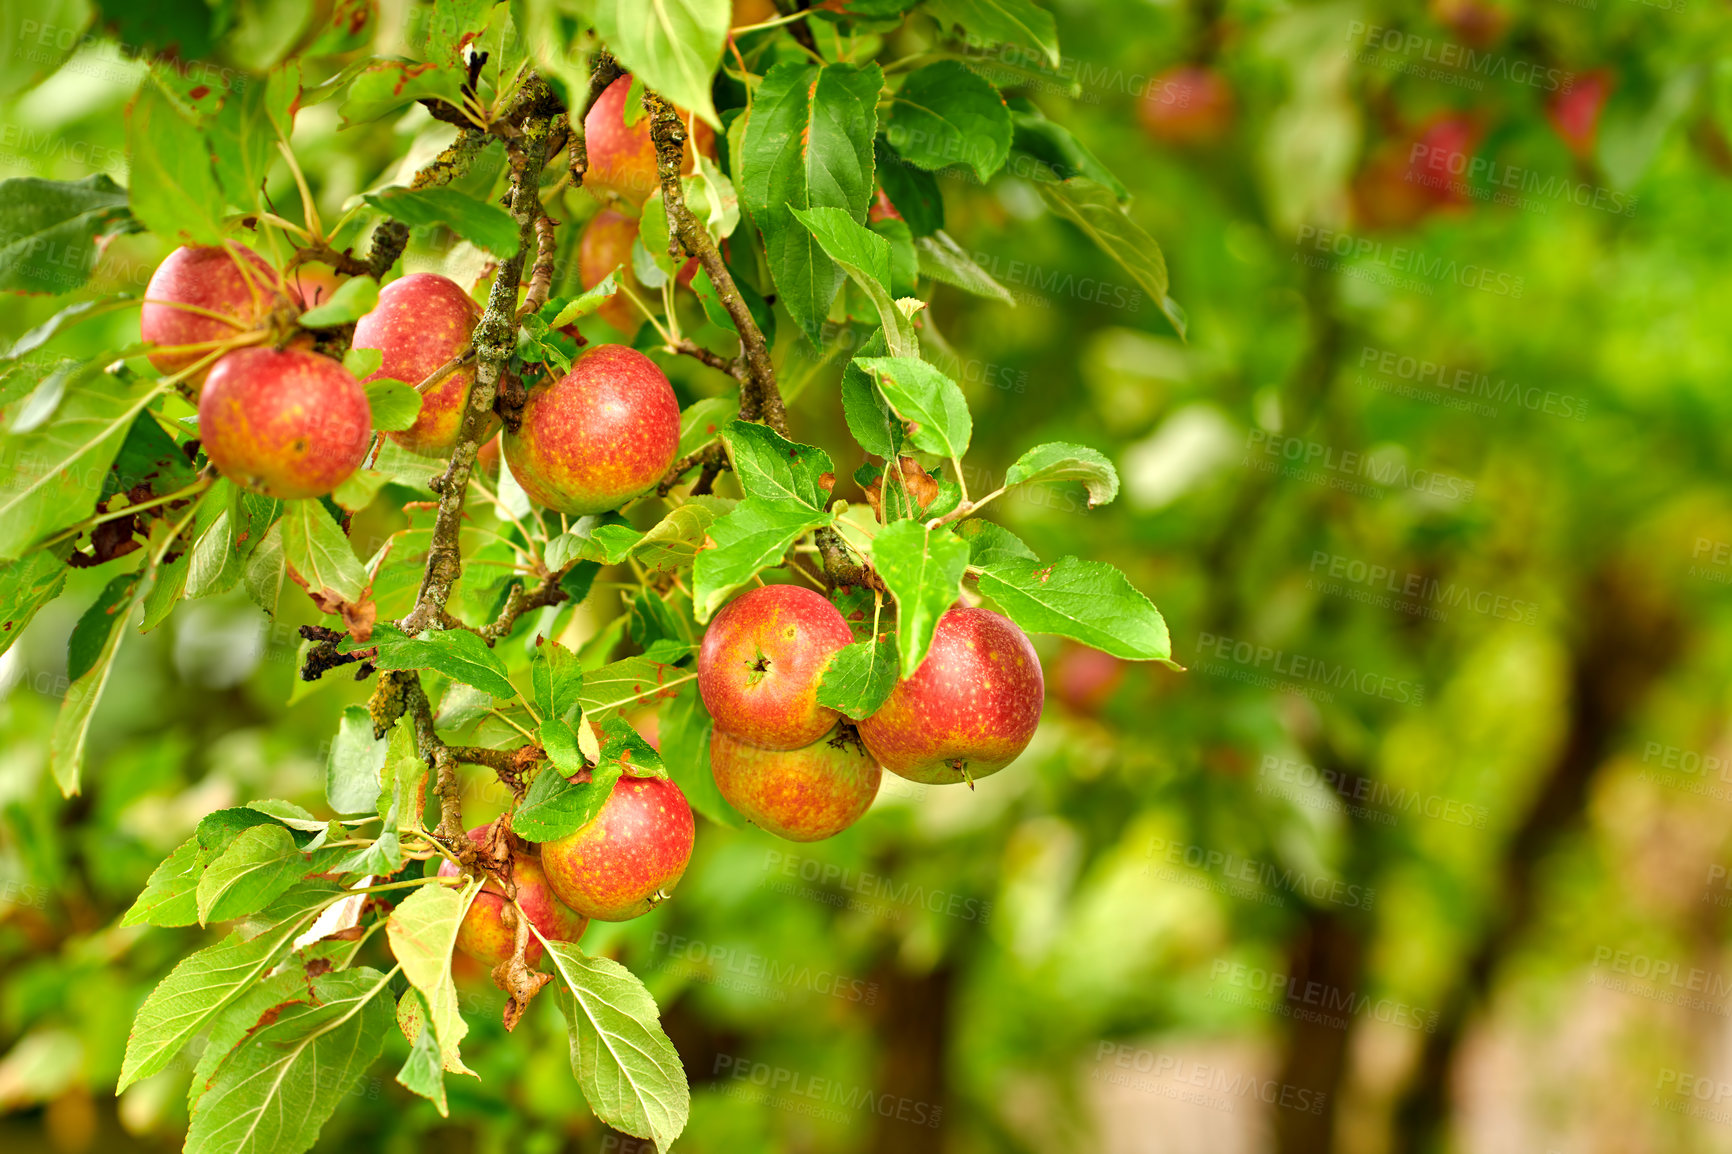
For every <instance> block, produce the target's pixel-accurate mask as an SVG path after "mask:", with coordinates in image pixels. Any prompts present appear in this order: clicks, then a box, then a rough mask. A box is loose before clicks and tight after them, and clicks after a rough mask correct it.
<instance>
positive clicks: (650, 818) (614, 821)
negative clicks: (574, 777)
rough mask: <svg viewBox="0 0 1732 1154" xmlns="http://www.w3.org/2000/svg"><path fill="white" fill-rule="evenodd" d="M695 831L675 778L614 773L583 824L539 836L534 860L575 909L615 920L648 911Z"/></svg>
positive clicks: (685, 855) (678, 868) (676, 876)
mask: <svg viewBox="0 0 1732 1154" xmlns="http://www.w3.org/2000/svg"><path fill="white" fill-rule="evenodd" d="M544 772H549V771H544ZM696 832H697V831H696V827H695V825H694V823H693V821H692V807H691V806H690V805H688V804H686V795H685V794H683V793H681V792H680V787H679V786H677V785H675V784H674V783H673V782H671V781H669V780H668V779H667V778H665V777H622V778H620V779H619V780H618V781H617V782H615V783H614V787H613V793H612V794H610V795H609V796H608V799H607V801H606V802H605V803H604V804H603V805H602V807H601V812H600V813H598V814H596V815H595V817H594V818H592V819H591V820H590V822H589V824H588V825H585V826H582V827H581V828H579V829H577V830H576V831H574V832H572V833H569V834H567V835H566V836H564V837H562V838H559V839H557V840H555V841H549V842H543V843H542V846H541V868H542V869H543V870H544V871H545V872H546V874H547V880H548V882H549V883H551V884H552V886H553V892H554V893H555V894H556V895H558V897H559V899H560V900H561V901H563V902H564V903H565V904H566V905H568V906H570V907H571V908H572V909H574V910H576V911H577V912H578V913H580V914H582V915H584V916H585V917H589V918H595V919H597V920H599V921H604V922H623V921H627V920H629V919H631V918H635V917H637V916H638V915H640V914H645V913H648V912H649V911H650V909H651V908H652V907H653V906H654V905H655V904H656V903H657V902H659V901H660V900H661V899H662V898H663V897H666V896H667V891H668V890H671V889H673V887H674V885H675V883H677V882H678V881H679V880H680V875H682V874H684V873H685V872H686V863H687V862H688V861H690V860H691V856H692V841H693V839H694V837H695V836H696Z"/></svg>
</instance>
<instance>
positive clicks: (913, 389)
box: [854, 357, 974, 460]
mask: <svg viewBox="0 0 1732 1154" xmlns="http://www.w3.org/2000/svg"><path fill="white" fill-rule="evenodd" d="M854 363H855V364H857V365H859V366H860V367H861V368H863V369H865V370H866V371H867V372H869V373H871V374H872V375H873V377H874V378H875V379H876V380H877V382H878V387H879V388H880V389H882V390H883V391H884V398H885V399H886V400H887V401H889V402H890V407H891V408H893V409H895V410H896V412H897V414H898V415H899V416H900V417H901V418H902V419H903V420H905V421H912V422H913V423H914V425H915V428H914V430H913V432H911V433H910V434H909V440H911V441H913V442H914V445H915V447H916V448H919V449H923V450H925V451H926V452H928V453H938V454H939V455H941V456H945V457H949V458H950V459H952V460H958V459H960V458H961V457H962V455H963V454H964V453H966V452H967V451H968V442H969V440H970V438H971V437H973V435H974V421H973V418H971V417H970V416H969V414H968V400H967V398H966V397H964V396H963V395H962V388H961V386H959V385H958V384H957V383H956V382H955V381H953V380H951V379H950V378H949V377H947V376H945V375H944V374H943V373H941V372H939V371H938V370H937V369H935V368H933V367H932V366H931V365H929V364H927V363H926V362H925V361H921V360H916V359H914V358H913V357H856V358H854Z"/></svg>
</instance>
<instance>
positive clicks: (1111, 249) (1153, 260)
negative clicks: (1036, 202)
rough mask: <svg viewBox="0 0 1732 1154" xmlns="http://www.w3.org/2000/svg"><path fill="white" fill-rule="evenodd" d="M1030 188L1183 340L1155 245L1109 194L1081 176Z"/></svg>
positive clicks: (1178, 314) (1181, 315)
mask: <svg viewBox="0 0 1732 1154" xmlns="http://www.w3.org/2000/svg"><path fill="white" fill-rule="evenodd" d="M1035 187H1036V188H1038V189H1039V190H1040V197H1041V199H1042V200H1044V201H1045V202H1046V204H1047V207H1048V208H1050V209H1052V211H1053V212H1055V213H1057V214H1058V215H1059V216H1062V217H1064V218H1065V219H1066V220H1068V221H1070V222H1071V223H1072V224H1074V225H1076V226H1077V227H1078V228H1080V229H1081V230H1082V231H1083V234H1084V235H1086V236H1087V237H1088V238H1089V239H1090V240H1092V241H1094V243H1095V244H1096V245H1097V246H1099V248H1100V250H1101V251H1102V252H1104V253H1106V254H1107V255H1108V256H1110V257H1112V258H1113V259H1114V260H1116V261H1118V262H1119V265H1120V266H1121V267H1122V268H1123V269H1124V270H1125V271H1126V272H1128V273H1130V274H1131V279H1132V280H1134V281H1136V282H1137V284H1138V286H1140V287H1141V288H1142V290H1143V291H1144V292H1146V293H1148V294H1149V296H1150V297H1151V298H1152V299H1153V300H1154V301H1155V303H1156V304H1157V305H1159V306H1160V309H1161V312H1162V313H1164V314H1165V315H1166V318H1167V320H1168V321H1170V322H1171V323H1172V325H1173V328H1174V329H1175V330H1176V331H1177V332H1178V334H1179V336H1180V337H1183V336H1184V335H1185V314H1184V311H1183V310H1182V309H1180V308H1179V305H1178V302H1177V301H1174V300H1173V299H1172V298H1171V297H1169V296H1168V295H1167V260H1166V257H1164V256H1162V255H1161V246H1160V245H1158V244H1156V243H1155V240H1154V238H1153V237H1151V236H1150V235H1149V234H1148V233H1146V232H1144V231H1143V230H1142V227H1141V226H1140V225H1138V224H1137V222H1136V221H1134V220H1132V219H1131V218H1130V217H1129V216H1127V215H1126V214H1125V211H1124V209H1123V207H1122V206H1121V205H1120V204H1119V201H1118V198H1117V197H1116V196H1114V195H1113V192H1112V190H1111V189H1109V188H1106V187H1105V186H1103V185H1099V184H1096V183H1095V182H1094V181H1092V180H1089V179H1088V178H1087V177H1082V176H1073V177H1071V178H1070V179H1069V180H1065V181H1059V182H1057V183H1052V182H1048V181H1041V182H1038V183H1036V185H1035Z"/></svg>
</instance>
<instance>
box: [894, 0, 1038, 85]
mask: <svg viewBox="0 0 1732 1154" xmlns="http://www.w3.org/2000/svg"><path fill="white" fill-rule="evenodd" d="M926 10H927V12H929V13H930V14H931V15H932V17H933V19H935V20H937V21H938V22H939V23H940V24H942V25H944V26H945V27H951V26H955V27H959V28H962V29H963V30H964V31H966V32H967V33H968V34H969V37H970V38H971V39H972V40H975V41H977V42H985V43H987V44H1014V45H1018V46H1020V47H1023V48H1032V49H1034V50H1035V51H1036V52H1039V53H1041V54H1042V55H1043V56H1045V57H1046V59H1047V62H1048V63H1050V64H1051V65H1052V66H1053V67H1054V68H1057V67H1058V66H1059V63H1060V61H1061V57H1060V56H1059V51H1058V27H1057V25H1056V24H1054V23H1053V19H1052V13H1050V12H1047V11H1045V10H1043V9H1042V8H1040V7H1038V6H1037V5H1036V4H1035V3H1034V2H1033V0H928V3H927V5H926Z"/></svg>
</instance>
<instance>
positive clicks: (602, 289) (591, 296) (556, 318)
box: [541, 268, 619, 329]
mask: <svg viewBox="0 0 1732 1154" xmlns="http://www.w3.org/2000/svg"><path fill="white" fill-rule="evenodd" d="M618 272H619V269H617V268H616V269H614V270H613V272H610V273H608V274H607V275H606V276H604V277H602V278H601V279H600V280H598V281H596V282H595V284H593V285H591V286H590V287H589V288H587V289H585V290H584V291H583V293H582V294H581V295H580V296H578V297H576V298H575V299H573V300H569V301H566V302H565V303H564V304H562V305H560V307H559V309H558V310H557V311H555V312H554V313H553V315H552V316H551V317H548V318H546V319H547V327H548V328H550V329H558V328H564V327H565V326H566V325H569V324H572V323H573V322H575V321H579V320H582V319H583V318H584V317H586V316H588V315H589V314H590V313H593V312H594V311H595V310H596V309H599V308H600V307H601V306H602V305H604V304H606V303H607V302H608V301H610V300H612V299H613V298H614V297H615V296H616V295H617V294H618V293H619V282H618V281H617V280H615V279H614V275H615V273H618ZM551 305H552V302H549V307H551ZM541 311H542V313H543V314H544V316H545V314H546V313H547V312H548V308H543V309H542V310H541Z"/></svg>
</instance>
